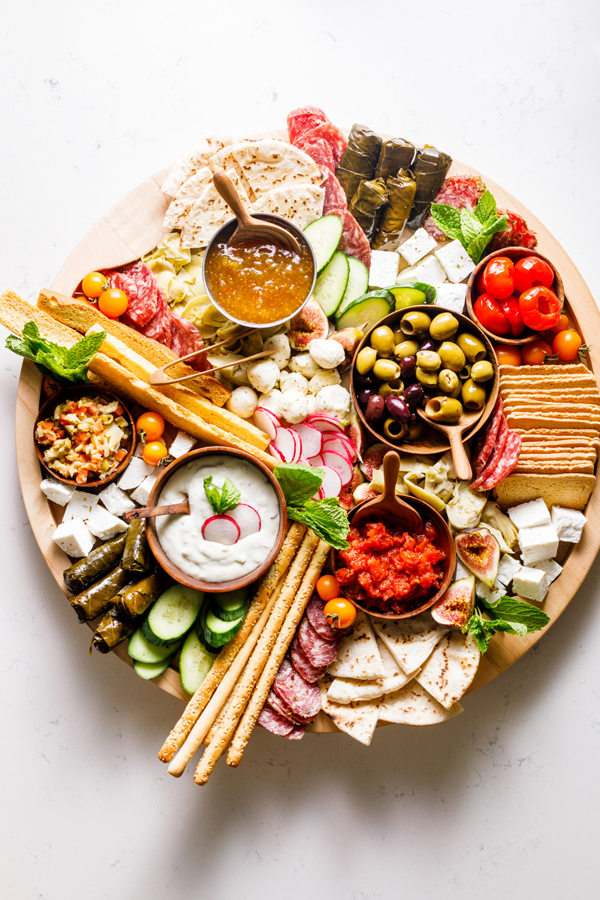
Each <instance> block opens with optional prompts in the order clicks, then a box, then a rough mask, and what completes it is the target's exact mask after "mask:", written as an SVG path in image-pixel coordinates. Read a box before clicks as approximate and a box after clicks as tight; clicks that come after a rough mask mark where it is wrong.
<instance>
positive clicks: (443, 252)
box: [435, 241, 475, 284]
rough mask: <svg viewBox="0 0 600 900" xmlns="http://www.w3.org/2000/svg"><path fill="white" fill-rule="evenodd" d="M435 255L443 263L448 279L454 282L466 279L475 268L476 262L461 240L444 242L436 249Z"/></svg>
mask: <svg viewBox="0 0 600 900" xmlns="http://www.w3.org/2000/svg"><path fill="white" fill-rule="evenodd" d="M435 255H436V257H437V258H438V260H439V262H440V263H441V264H442V267H443V269H444V272H445V273H446V275H447V276H448V281H451V282H452V283H453V284H458V282H459V281H464V280H465V278H468V277H469V275H470V274H471V272H472V271H473V270H474V269H475V263H474V262H473V260H472V259H471V257H470V256H469V254H468V253H467V251H466V250H465V248H464V247H463V245H462V244H461V242H460V241H450V243H449V244H444V246H443V247H440V249H439V250H436V251H435Z"/></svg>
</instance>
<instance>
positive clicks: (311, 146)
mask: <svg viewBox="0 0 600 900" xmlns="http://www.w3.org/2000/svg"><path fill="white" fill-rule="evenodd" d="M294 146H296V147H297V148H298V150H303V151H304V153H306V154H307V155H308V156H310V158H311V159H312V160H313V161H314V162H316V164H317V165H318V166H321V168H322V169H327V170H328V171H329V172H331V173H332V175H335V161H334V158H333V153H332V152H331V147H330V146H329V144H328V143H327V141H326V140H324V139H323V138H318V137H316V138H312V137H311V138H301V139H299V140H298V141H296V143H295V145H294Z"/></svg>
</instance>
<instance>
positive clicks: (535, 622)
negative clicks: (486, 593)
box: [477, 596, 550, 632]
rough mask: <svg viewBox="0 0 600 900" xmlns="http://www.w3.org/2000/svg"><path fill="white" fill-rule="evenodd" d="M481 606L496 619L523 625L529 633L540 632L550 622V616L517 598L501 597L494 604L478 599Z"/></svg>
mask: <svg viewBox="0 0 600 900" xmlns="http://www.w3.org/2000/svg"><path fill="white" fill-rule="evenodd" d="M477 599H478V600H480V601H481V604H482V605H483V606H484V607H486V611H487V610H489V614H490V615H491V616H492V617H494V618H499V619H504V620H505V621H507V622H511V623H512V624H513V625H522V626H523V627H525V629H526V632H528V631H539V629H540V628H545V626H546V625H547V624H548V622H549V621H550V618H549V616H547V615H546V613H545V612H544V611H543V610H542V609H539V608H538V607H537V606H533V605H532V604H531V603H525V601H524V600H517V599H516V598H515V597H507V596H504V597H500V598H499V599H498V600H496V601H495V602H494V603H492V602H491V601H489V600H484V599H483V598H479V597H478V598H477Z"/></svg>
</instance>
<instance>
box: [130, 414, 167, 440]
mask: <svg viewBox="0 0 600 900" xmlns="http://www.w3.org/2000/svg"><path fill="white" fill-rule="evenodd" d="M135 427H136V429H137V433H138V434H141V433H142V432H144V440H146V441H156V440H158V438H160V437H162V436H163V433H164V430H165V420H164V419H163V417H162V416H161V414H160V413H156V412H145V413H142V415H141V416H140V417H139V419H138V420H137V422H136V423H135Z"/></svg>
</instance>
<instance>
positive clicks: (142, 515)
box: [123, 497, 191, 522]
mask: <svg viewBox="0 0 600 900" xmlns="http://www.w3.org/2000/svg"><path fill="white" fill-rule="evenodd" d="M190 512H191V510H190V498H189V497H186V498H185V500H182V501H181V503H167V504H166V505H164V506H144V507H143V509H132V510H130V511H129V512H126V513H123V518H124V519H125V521H126V522H130V521H131V520H132V519H154V518H156V516H170V515H172V516H175V515H182V514H183V515H184V516H189V515H190Z"/></svg>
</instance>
